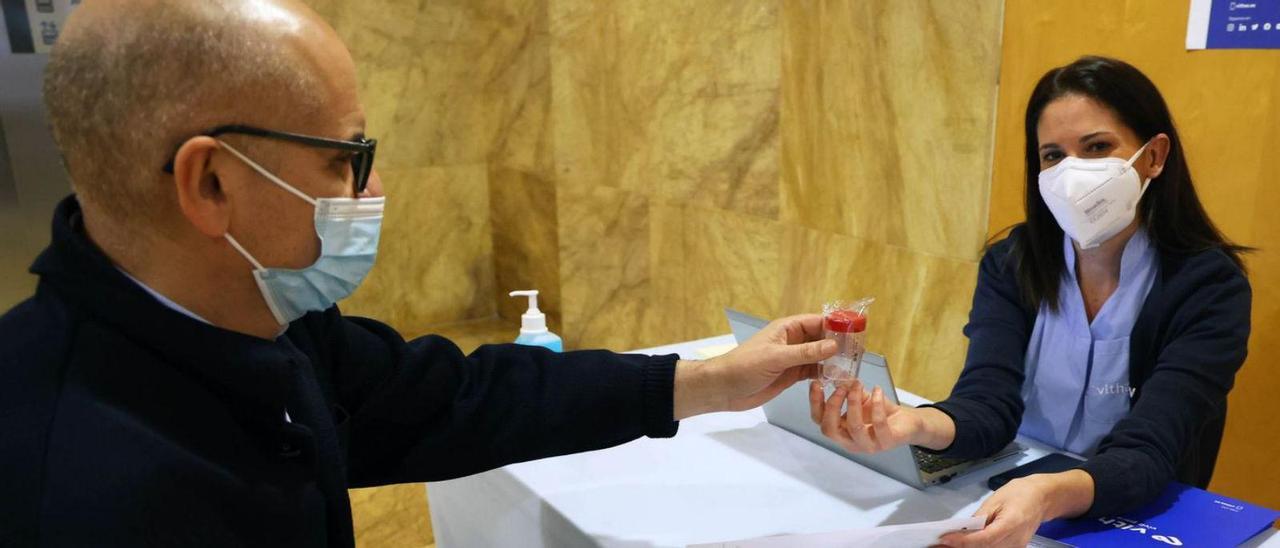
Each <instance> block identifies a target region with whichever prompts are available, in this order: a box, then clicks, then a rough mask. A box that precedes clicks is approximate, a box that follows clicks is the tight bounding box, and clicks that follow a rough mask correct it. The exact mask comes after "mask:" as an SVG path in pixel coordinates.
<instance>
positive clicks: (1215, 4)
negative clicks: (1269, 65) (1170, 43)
mask: <svg viewBox="0 0 1280 548" xmlns="http://www.w3.org/2000/svg"><path fill="white" fill-rule="evenodd" d="M1187 49H1280V0H1192V1H1191V16H1190V17H1189V18H1188V19H1187Z"/></svg>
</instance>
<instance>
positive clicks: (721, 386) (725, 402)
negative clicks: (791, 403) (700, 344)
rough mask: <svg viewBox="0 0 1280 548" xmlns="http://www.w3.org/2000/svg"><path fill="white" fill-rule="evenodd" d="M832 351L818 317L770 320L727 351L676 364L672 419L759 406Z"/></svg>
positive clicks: (811, 373)
mask: <svg viewBox="0 0 1280 548" xmlns="http://www.w3.org/2000/svg"><path fill="white" fill-rule="evenodd" d="M835 353H836V343H835V342H834V341H828V340H825V339H823V338H822V316H819V315H816V314H808V315H801V316H791V317H789V318H782V319H779V320H774V321H773V322H771V323H770V324H769V325H767V326H765V328H764V329H762V330H760V332H759V333H756V335H755V336H754V337H751V340H749V341H747V342H745V343H742V344H741V345H739V346H738V347H737V348H735V349H733V350H731V351H730V352H729V353H728V354H725V355H723V356H719V357H716V358H712V359H710V360H708V361H705V362H695V361H684V360H681V361H680V362H679V363H678V364H676V388H675V418H676V420H681V419H685V418H688V417H692V416H694V415H699V414H702V413H711V412H715V411H742V410H745V409H751V408H753V407H758V406H760V405H762V404H764V403H765V402H767V401H769V400H771V399H773V398H774V397H775V396H777V395H778V394H780V393H782V391H783V390H785V389H786V388H787V387H789V386H791V385H792V384H795V383H796V381H799V380H802V379H809V378H813V377H815V376H816V375H817V373H818V366H817V363H818V362H819V361H821V360H824V359H826V358H829V357H831V356H833V355H835Z"/></svg>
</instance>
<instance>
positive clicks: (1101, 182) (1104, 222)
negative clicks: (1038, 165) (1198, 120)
mask: <svg viewBox="0 0 1280 548" xmlns="http://www.w3.org/2000/svg"><path fill="white" fill-rule="evenodd" d="M1146 149H1147V145H1145V144H1144V145H1142V148H1139V149H1138V152H1135V153H1134V154H1133V156H1132V157H1130V158H1129V160H1128V161H1125V160H1121V159H1119V158H1090V159H1083V158H1077V157H1075V156H1068V157H1066V158H1063V159H1062V161H1061V162H1058V165H1056V166H1053V167H1051V168H1049V169H1046V170H1044V171H1041V172H1040V197H1041V199H1043V200H1044V203H1045V205H1047V206H1049V211H1051V212H1053V217H1054V219H1057V221H1058V226H1060V227H1062V231H1063V232H1065V233H1066V234H1067V235H1068V236H1070V237H1071V239H1073V240H1075V241H1076V242H1077V243H1079V244H1080V247H1081V248H1082V249H1089V248H1092V247H1097V246H1098V245H1099V244H1101V243H1102V242H1105V241H1107V240H1109V239H1111V237H1112V236H1115V235H1116V234H1119V233H1120V231H1122V230H1124V229H1125V227H1127V226H1129V223H1132V222H1133V218H1134V216H1135V215H1137V209H1138V201H1139V200H1141V199H1142V195H1143V194H1145V193H1146V192H1147V187H1148V186H1150V185H1151V179H1147V180H1145V181H1142V182H1141V185H1139V181H1138V172H1137V170H1135V169H1133V162H1135V161H1136V160H1137V159H1138V157H1139V156H1141V155H1142V151H1144V150H1146Z"/></svg>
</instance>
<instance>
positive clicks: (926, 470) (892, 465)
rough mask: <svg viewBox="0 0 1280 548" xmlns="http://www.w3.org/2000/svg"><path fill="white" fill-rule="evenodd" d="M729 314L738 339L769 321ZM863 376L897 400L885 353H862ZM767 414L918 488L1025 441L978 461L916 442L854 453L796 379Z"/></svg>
mask: <svg viewBox="0 0 1280 548" xmlns="http://www.w3.org/2000/svg"><path fill="white" fill-rule="evenodd" d="M725 315H726V316H728V318H729V328H730V329H731V330H732V331H733V338H734V339H736V340H737V341H738V343H739V344H741V343H742V342H744V341H746V340H747V339H749V338H751V336H752V335H755V334H756V332H758V331H760V330H761V329H763V328H764V326H765V325H767V324H768V323H769V322H767V321H765V320H762V319H760V318H756V317H754V316H751V315H749V314H744V313H742V312H738V311H736V310H732V309H727V308H726V309H725ZM858 380H861V381H862V384H863V385H864V386H865V387H866V390H867V391H868V392H869V391H871V389H873V388H875V387H877V386H879V387H880V389H881V390H883V391H884V396H885V398H887V399H889V400H890V401H892V402H893V403H895V404H896V403H898V392H897V391H896V390H894V386H893V377H892V376H891V375H890V374H889V365H888V364H887V363H886V362H885V359H884V356H881V355H879V354H875V353H872V352H866V353H865V354H863V356H862V366H861V367H860V368H859V369H858ZM831 392H832V389H831V388H830V387H828V388H827V389H826V393H827V395H828V396H830V395H831ZM764 415H765V418H767V419H768V421H769V424H772V425H774V426H777V427H779V428H782V429H784V430H786V431H788V432H791V433H792V434H795V435H797V436H800V437H802V438H804V439H807V440H809V441H811V442H813V443H816V444H818V445H821V446H822V447H825V448H827V449H828V450H830V451H832V452H834V453H836V454H838V455H841V456H843V457H845V458H847V459H849V460H851V461H854V462H856V463H858V464H861V465H863V466H866V467H867V468H870V469H872V470H875V471H877V472H880V473H881V474H884V475H886V476H889V477H891V478H893V479H896V480H898V481H900V482H902V483H905V484H907V485H910V486H912V487H915V488H916V489H924V488H925V487H928V486H930V485H938V484H943V483H947V482H948V481H951V479H952V478H954V477H956V476H957V475H959V474H961V473H963V472H966V471H969V470H973V469H975V468H979V467H982V466H986V465H989V464H992V463H995V462H996V461H1000V460H1004V459H1005V458H1008V457H1011V456H1014V455H1017V454H1019V453H1021V452H1022V451H1023V447H1022V446H1020V445H1018V444H1016V443H1012V444H1009V446H1008V447H1005V448H1004V449H1002V450H1000V451H999V452H997V453H996V454H994V455H992V456H990V457H987V458H984V459H977V460H963V459H951V458H943V457H940V456H938V455H934V454H931V453H928V452H925V451H923V450H921V449H919V448H917V447H915V446H902V447H895V448H893V449H890V450H888V451H883V452H880V453H875V454H865V453H850V452H848V451H845V450H844V448H842V447H840V446H839V445H837V444H836V442H834V441H831V440H830V439H828V438H827V437H826V436H824V435H822V431H821V430H820V429H819V427H818V425H817V424H814V422H813V419H811V418H810V417H809V385H808V383H803V382H802V383H796V384H795V385H794V386H792V387H790V388H788V389H786V390H785V391H783V392H782V394H779V395H778V397H776V398H774V399H773V400H772V401H770V402H769V403H766V404H764Z"/></svg>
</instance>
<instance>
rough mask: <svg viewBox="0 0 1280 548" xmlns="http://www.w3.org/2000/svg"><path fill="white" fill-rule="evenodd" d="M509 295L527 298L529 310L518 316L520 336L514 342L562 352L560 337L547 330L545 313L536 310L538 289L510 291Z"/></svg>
mask: <svg viewBox="0 0 1280 548" xmlns="http://www.w3.org/2000/svg"><path fill="white" fill-rule="evenodd" d="M510 295H511V296H512V297H528V298H529V310H526V311H525V312H524V315H523V316H520V336H519V337H516V344H524V345H529V346H541V347H543V348H549V349H551V350H552V351H554V352H563V351H564V345H563V343H561V342H560V337H559V336H558V335H556V334H555V333H552V332H550V331H548V330H547V315H546V314H543V313H542V311H540V310H538V290H536V289H532V290H529V291H512V292H511V293H510Z"/></svg>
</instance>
